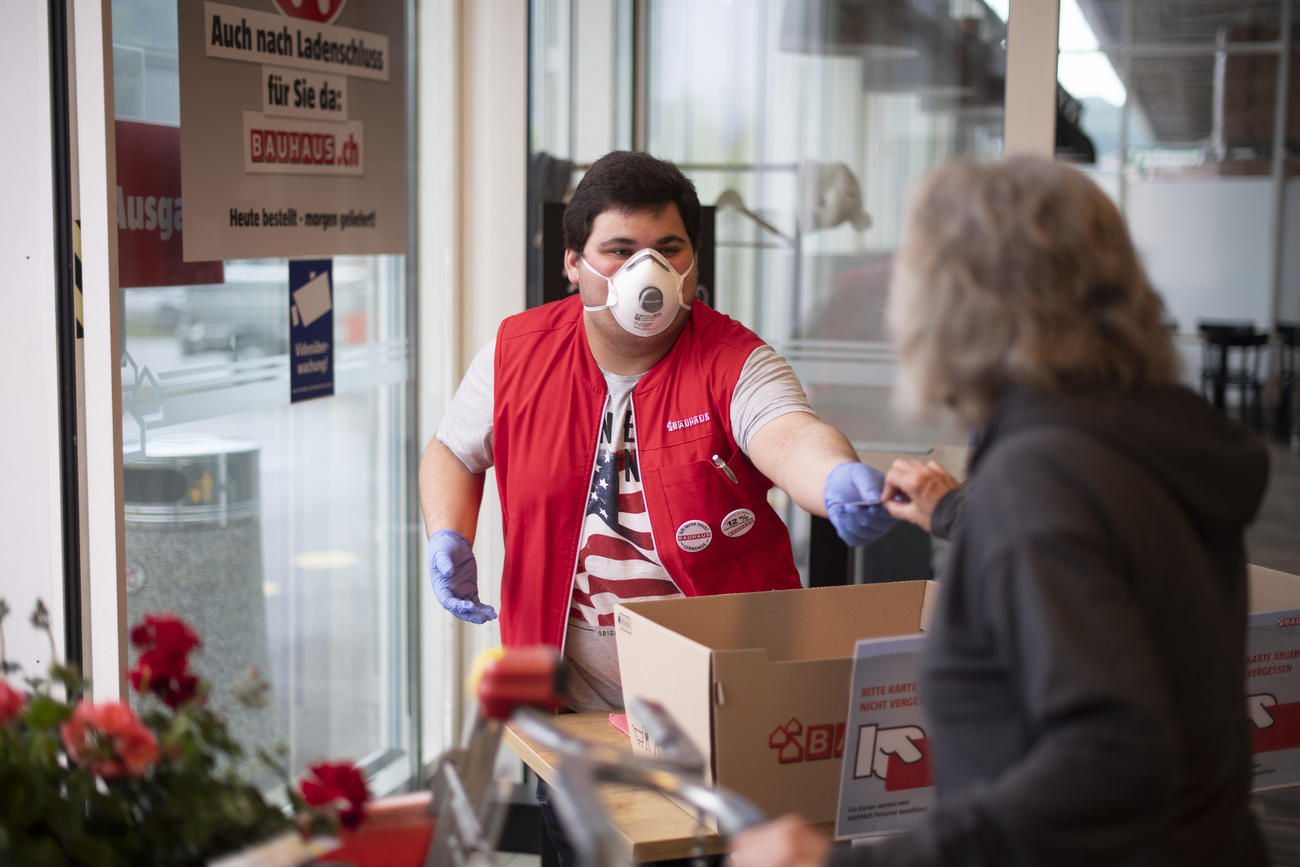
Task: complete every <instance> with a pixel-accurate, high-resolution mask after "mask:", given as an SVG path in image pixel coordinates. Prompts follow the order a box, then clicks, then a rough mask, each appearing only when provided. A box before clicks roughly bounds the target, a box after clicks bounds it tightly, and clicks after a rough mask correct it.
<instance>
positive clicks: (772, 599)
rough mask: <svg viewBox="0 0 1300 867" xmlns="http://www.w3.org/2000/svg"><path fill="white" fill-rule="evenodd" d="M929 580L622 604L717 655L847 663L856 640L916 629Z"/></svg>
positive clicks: (926, 595) (930, 582) (929, 583)
mask: <svg viewBox="0 0 1300 867" xmlns="http://www.w3.org/2000/svg"><path fill="white" fill-rule="evenodd" d="M933 584H934V582H932V581H893V582H887V583H881V584H858V585H849V586H845V587H817V588H811V589H800V590H774V591H769V592H759V593H732V594H724V595H721V596H697V597H691V598H678V599H658V600H653V601H649V602H633V603H629V604H627V605H624V606H623V607H624V608H625V609H626V610H628V611H630V612H636V613H637V614H639V615H641V616H643V617H645V618H647V619H649V620H652V621H654V622H656V623H658V624H660V625H662V626H664V627H666V628H667V629H669V630H671V631H672V632H674V633H677V634H678V635H680V636H682V637H683V638H686V639H689V640H691V641H694V642H697V643H699V644H701V645H703V646H704V647H708V648H710V649H712V650H715V651H721V650H742V649H747V648H754V647H762V648H766V650H767V656H768V659H770V660H772V661H778V660H791V659H833V658H839V657H845V658H849V657H852V655H853V643H854V642H855V641H857V640H858V639H859V638H872V637H874V636H878V635H898V634H901V633H904V632H915V631H917V630H918V629H920V628H921V621H922V613H923V609H924V606H925V605H926V604H927V600H928V599H929V597H930V596H931V591H930V586H931V585H933Z"/></svg>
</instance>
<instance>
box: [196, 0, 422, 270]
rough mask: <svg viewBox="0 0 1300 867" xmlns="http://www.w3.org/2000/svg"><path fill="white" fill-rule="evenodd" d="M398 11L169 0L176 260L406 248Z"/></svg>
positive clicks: (333, 3)
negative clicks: (180, 209)
mask: <svg viewBox="0 0 1300 867" xmlns="http://www.w3.org/2000/svg"><path fill="white" fill-rule="evenodd" d="M404 14H405V4H404V3H403V2H401V0H372V2H366V3H357V2H354V3H346V2H344V0H224V2H220V3H218V2H210V0H204V2H196V0H178V2H177V19H178V20H177V24H178V27H179V53H180V56H179V74H180V100H181V132H180V136H181V191H182V195H183V197H184V200H185V223H186V226H185V228H186V232H185V235H184V240H183V244H184V259H185V261H187V262H189V261H198V260H210V259H250V258H262V257H296V256H333V255H338V254H363V255H365V254H377V253H404V252H405V251H406V68H405V54H404V51H405V42H406V37H405V32H404V31H405V19H404Z"/></svg>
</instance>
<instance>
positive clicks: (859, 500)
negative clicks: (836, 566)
mask: <svg viewBox="0 0 1300 867" xmlns="http://www.w3.org/2000/svg"><path fill="white" fill-rule="evenodd" d="M884 490H885V476H884V474H882V473H881V472H880V471H879V470H876V469H874V468H872V467H869V466H867V465H866V464H863V463H859V462H858V461H848V462H846V463H842V464H840V465H839V466H838V467H836V468H835V469H833V470H831V472H830V475H828V476H827V477H826V488H825V491H824V496H825V500H826V515H827V517H829V518H830V519H831V525H832V526H833V527H835V532H836V533H838V534H839V537H840V538H841V539H843V540H844V543H845V544H846V545H854V546H857V545H865V544H867V543H868V542H872V541H875V540H876V539H878V538H880V537H881V536H882V535H884V533H885V531H886V530H888V529H889V528H890V527H892V526H894V517H893V516H892V515H890V514H889V512H888V511H887V510H886V509H885V507H884V506H882V505H881V504H880V495H881V494H882V493H883V492H884Z"/></svg>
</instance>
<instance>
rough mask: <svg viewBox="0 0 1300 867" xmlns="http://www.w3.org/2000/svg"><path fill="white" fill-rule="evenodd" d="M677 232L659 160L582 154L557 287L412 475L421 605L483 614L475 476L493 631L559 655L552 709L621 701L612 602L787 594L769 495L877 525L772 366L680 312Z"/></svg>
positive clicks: (853, 466) (844, 461)
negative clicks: (563, 289)
mask: <svg viewBox="0 0 1300 867" xmlns="http://www.w3.org/2000/svg"><path fill="white" fill-rule="evenodd" d="M699 228H700V203H699V198H698V197H697V195H696V192H695V187H694V186H693V185H692V184H691V182H690V181H689V180H687V179H686V178H685V177H684V176H683V175H682V173H681V172H680V171H679V170H678V169H677V167H676V166H674V165H672V164H671V163H667V162H663V161H661V160H658V159H655V158H654V157H651V156H648V155H647V154H643V153H629V152H615V153H611V154H608V155H607V156H605V157H604V158H602V159H601V160H599V161H598V162H597V163H595V165H593V166H592V167H591V168H590V169H589V170H588V171H587V173H586V174H585V175H584V177H583V179H582V181H581V183H579V185H578V187H577V190H576V191H575V192H574V195H573V197H572V199H571V201H570V203H569V205H568V207H567V209H566V210H565V215H564V234H565V245H566V248H567V249H566V252H565V257H564V266H565V270H566V273H567V275H568V278H569V280H570V282H571V283H572V284H574V285H575V286H576V287H577V293H576V294H574V295H572V296H570V297H568V298H566V299H564V300H562V301H555V302H552V303H549V304H544V305H542V306H541V307H538V308H534V309H531V310H527V311H525V312H523V313H520V314H518V315H515V316H511V317H509V318H507V319H506V320H505V321H504V322H503V323H502V324H501V327H500V330H499V331H498V333H497V337H496V339H495V341H493V342H492V343H490V344H489V345H488V346H487V347H485V348H484V349H483V350H482V351H481V352H480V353H479V354H478V356H477V357H476V358H475V359H474V361H473V363H472V364H471V365H470V368H469V370H468V371H467V373H466V375H465V378H464V380H463V381H462V383H461V385H460V387H459V388H458V389H457V391H456V395H455V397H454V398H453V400H452V403H451V406H450V408H449V409H448V412H447V415H446V417H445V418H444V419H443V421H442V424H441V426H440V427H439V429H438V433H437V436H436V437H435V438H434V439H433V440H432V441H431V442H430V443H429V446H428V448H427V449H426V450H425V453H424V456H423V458H422V460H421V462H420V498H421V504H422V507H423V510H424V519H425V525H426V529H427V531H428V533H429V571H430V576H431V578H432V581H433V589H434V593H435V595H436V597H437V599H438V601H439V603H441V604H442V606H443V607H444V608H446V609H447V610H448V611H450V612H451V613H452V614H454V615H455V616H456V617H459V618H461V619H462V620H468V621H470V622H473V623H482V622H484V621H486V620H491V619H493V618H495V617H496V611H495V610H494V609H493V608H492V606H490V605H487V604H485V603H483V602H482V601H480V599H479V597H478V581H477V567H476V564H475V560H474V554H473V552H472V550H471V544H472V540H473V538H474V531H475V527H476V524H477V516H478V510H479V505H480V502H481V499H482V493H483V482H484V473H485V472H486V470H487V469H488V467H495V469H496V478H497V487H498V491H499V493H500V500H501V508H502V519H503V525H504V530H505V565H504V572H503V575H502V582H501V634H502V639H503V642H504V643H505V644H506V645H516V644H533V643H539V642H545V643H549V644H552V645H554V646H556V647H558V648H561V649H562V651H563V653H564V656H565V659H566V661H567V663H568V666H569V678H568V681H569V683H568V694H567V700H568V704H569V706H570V707H571V708H572V709H574V710H580V711H593V710H607V709H614V708H621V707H622V704H623V696H622V688H621V685H620V682H619V676H618V660H617V656H616V650H615V642H614V628H613V616H614V614H613V612H614V606H615V605H616V604H618V603H619V602H627V601H632V600H644V599H657V598H663V597H671V596H681V595H686V596H698V595H705V594H714V593H735V592H743V591H751V590H772V589H789V588H795V587H798V586H800V582H799V575H798V573H797V571H796V569H795V565H794V560H793V557H792V555H791V551H790V538H789V534H788V532H787V531H786V528H785V525H784V524H783V523H782V521H781V519H780V518H779V516H778V515H777V514H776V512H775V511H774V510H773V509H772V508H771V507H770V506H769V505H768V503H767V491H768V490H769V488H771V486H772V484H773V483H775V484H776V485H777V486H778V487H780V488H781V489H782V490H784V491H785V492H786V493H787V494H789V495H790V497H791V498H792V499H793V500H794V501H795V502H796V503H797V504H799V506H801V507H802V508H804V509H806V510H807V511H809V512H812V513H814V514H817V515H824V516H828V517H829V518H830V520H831V522H832V524H833V525H834V526H835V528H836V530H837V532H838V533H839V535H840V537H841V538H843V539H844V541H845V542H847V543H848V544H850V545H861V544H864V543H866V542H868V541H870V540H872V539H874V538H876V537H877V536H879V535H880V534H881V533H883V532H884V531H885V530H886V529H888V528H889V526H890V524H891V522H892V518H891V517H890V516H889V514H888V512H887V511H886V510H885V509H884V508H883V507H882V506H881V505H880V496H881V490H882V486H883V479H882V477H881V474H880V473H878V472H877V471H875V470H873V469H871V468H870V467H868V466H866V465H864V464H862V463H860V462H859V461H858V459H857V456H856V454H855V453H854V451H853V449H852V447H851V446H850V445H849V442H848V440H846V439H845V438H844V436H843V435H842V434H840V433H839V432H838V431H836V430H835V429H834V428H832V427H830V426H829V425H826V424H824V423H823V422H821V421H820V420H819V419H818V418H817V416H816V415H814V414H813V411H812V408H811V407H810V406H809V404H808V400H807V398H806V396H805V395H804V391H803V388H802V386H801V385H800V383H799V380H798V379H797V378H796V376H795V374H794V372H793V371H792V370H791V369H790V367H789V365H788V364H786V362H785V360H784V359H783V358H781V357H780V356H778V355H777V354H776V353H775V352H774V351H773V350H772V348H771V347H770V346H768V345H766V344H765V343H764V342H763V341H762V339H760V338H759V337H758V336H757V335H755V334H754V333H753V332H752V331H750V330H749V329H748V328H745V327H744V326H743V325H741V324H740V323H738V322H736V321H734V320H732V319H730V318H728V317H726V316H724V315H722V314H720V313H717V312H716V311H714V310H711V309H709V307H707V306H706V305H705V304H704V303H703V302H701V301H698V300H694V299H695V286H696V279H697V275H696V270H695V250H696V244H697V242H698V239H699Z"/></svg>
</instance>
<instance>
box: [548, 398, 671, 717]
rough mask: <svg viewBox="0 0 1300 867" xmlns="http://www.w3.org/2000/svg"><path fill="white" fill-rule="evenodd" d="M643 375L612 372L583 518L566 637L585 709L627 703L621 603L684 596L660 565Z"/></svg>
mask: <svg viewBox="0 0 1300 867" xmlns="http://www.w3.org/2000/svg"><path fill="white" fill-rule="evenodd" d="M640 378H641V377H640V376H618V375H616V374H613V373H606V374H605V384H606V387H607V388H608V391H609V399H608V401H607V402H606V404H605V416H604V419H603V420H602V422H601V426H600V442H599V444H598V445H597V447H596V465H595V467H594V468H593V469H592V473H591V490H590V491H589V492H588V494H587V510H586V513H585V515H584V516H583V520H582V538H581V540H580V541H579V544H578V563H577V567H576V569H575V570H574V578H573V596H572V597H571V598H570V602H569V628H568V632H567V634H566V635H565V640H564V645H565V656H566V657H567V658H568V660H569V679H568V692H567V698H568V702H569V706H570V707H572V708H573V709H574V710H578V711H584V710H604V709H606V708H616V707H622V705H623V687H622V685H621V682H620V679H619V674H618V649H617V646H616V643H615V640H614V606H615V605H618V604H619V603H620V602H637V601H642V600H646V599H667V598H669V597H672V596H681V595H682V591H681V588H679V587H678V586H677V584H676V583H675V582H674V581H673V579H672V577H671V576H670V575H669V574H668V571H667V570H666V569H664V567H663V564H662V563H660V562H659V554H658V553H657V552H656V551H655V543H654V537H653V536H651V534H650V516H649V515H648V514H646V508H645V494H644V492H643V491H642V489H641V473H640V471H639V468H638V463H637V452H636V419H635V418H634V414H633V412H632V401H631V399H630V398H631V395H632V389H633V388H634V387H635V386H636V384H637V381H638V380H639V379H640Z"/></svg>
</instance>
